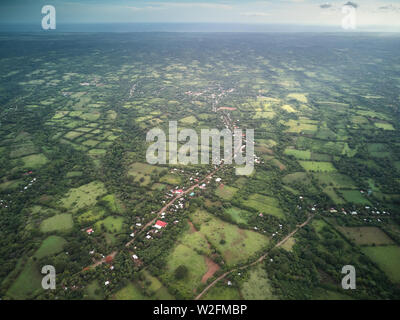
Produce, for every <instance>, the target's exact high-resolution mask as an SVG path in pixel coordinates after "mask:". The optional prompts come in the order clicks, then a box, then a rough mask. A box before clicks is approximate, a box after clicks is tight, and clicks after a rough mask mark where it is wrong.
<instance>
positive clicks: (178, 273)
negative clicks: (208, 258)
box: [174, 265, 189, 280]
mask: <svg viewBox="0 0 400 320" xmlns="http://www.w3.org/2000/svg"><path fill="white" fill-rule="evenodd" d="M188 272H189V270H188V268H187V267H186V266H184V265H180V266H179V267H178V268H176V269H175V273H174V275H175V278H176V279H178V280H182V279H184V278H186V276H187V274H188Z"/></svg>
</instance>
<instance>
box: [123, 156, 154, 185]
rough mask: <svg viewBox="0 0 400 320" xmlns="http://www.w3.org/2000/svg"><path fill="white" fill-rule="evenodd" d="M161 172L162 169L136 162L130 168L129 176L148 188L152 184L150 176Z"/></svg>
mask: <svg viewBox="0 0 400 320" xmlns="http://www.w3.org/2000/svg"><path fill="white" fill-rule="evenodd" d="M161 170H162V169H161V168H158V167H156V166H152V165H149V164H147V163H140V162H135V163H133V164H131V165H130V166H129V171H128V175H130V176H132V177H134V181H135V182H137V183H140V185H142V186H147V185H148V184H149V183H150V175H151V174H152V173H153V172H160V171H161ZM141 180H142V181H141Z"/></svg>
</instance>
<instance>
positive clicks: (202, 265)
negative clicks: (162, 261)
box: [163, 244, 207, 298]
mask: <svg viewBox="0 0 400 320" xmlns="http://www.w3.org/2000/svg"><path fill="white" fill-rule="evenodd" d="M182 265H183V266H185V267H186V268H187V270H188V274H187V275H186V276H185V278H183V279H176V278H175V275H174V273H175V270H176V269H177V268H178V267H179V266H182ZM166 267H167V272H166V274H164V275H163V278H164V281H165V282H167V283H168V284H169V286H170V287H171V288H173V289H174V290H178V292H180V293H181V295H183V296H184V297H188V298H189V297H193V296H194V294H195V291H194V290H195V289H196V288H197V287H198V286H199V285H200V284H201V278H202V277H203V275H204V274H205V273H206V271H207V265H206V262H205V260H204V257H203V256H202V255H199V254H198V253H196V252H195V251H194V250H193V249H191V248H189V247H187V246H186V245H184V244H178V245H177V246H176V247H175V248H174V250H173V251H172V252H171V254H170V255H169V256H168V258H167V266H166Z"/></svg>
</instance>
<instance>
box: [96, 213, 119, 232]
mask: <svg viewBox="0 0 400 320" xmlns="http://www.w3.org/2000/svg"><path fill="white" fill-rule="evenodd" d="M123 222H124V218H123V217H112V216H109V217H107V218H105V219H104V220H100V221H97V222H96V225H95V226H96V229H98V230H102V228H103V226H104V229H105V231H106V232H109V233H118V232H121V230H122V224H123Z"/></svg>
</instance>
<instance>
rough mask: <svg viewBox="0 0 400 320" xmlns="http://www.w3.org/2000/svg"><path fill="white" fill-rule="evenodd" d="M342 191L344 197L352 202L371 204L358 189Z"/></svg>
mask: <svg viewBox="0 0 400 320" xmlns="http://www.w3.org/2000/svg"><path fill="white" fill-rule="evenodd" d="M340 193H341V194H342V195H343V198H344V199H345V200H346V201H348V202H351V203H355V204H363V205H371V202H370V201H369V200H367V199H365V198H364V196H363V195H362V194H361V192H360V191H358V190H340Z"/></svg>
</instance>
